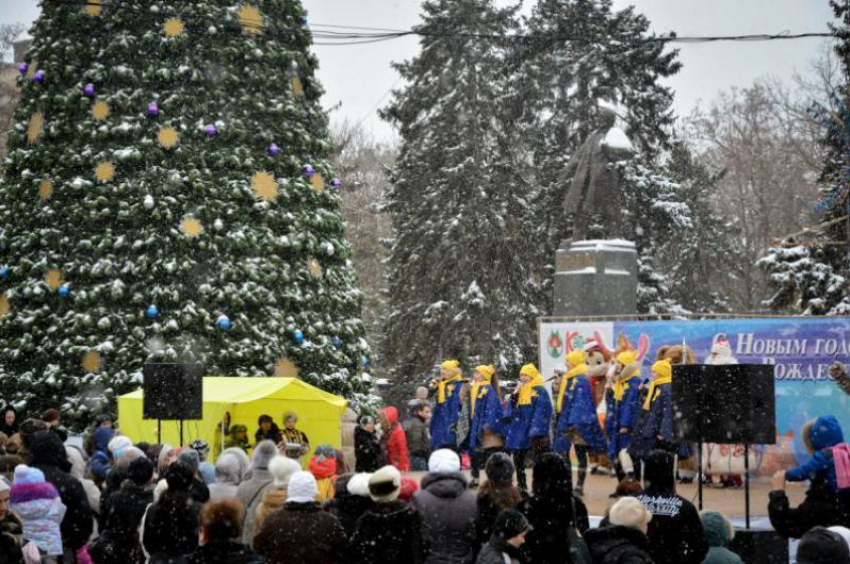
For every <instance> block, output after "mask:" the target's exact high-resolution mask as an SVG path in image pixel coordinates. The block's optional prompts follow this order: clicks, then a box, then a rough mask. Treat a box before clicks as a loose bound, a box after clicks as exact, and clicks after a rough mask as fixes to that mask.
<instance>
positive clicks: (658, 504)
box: [635, 450, 708, 564]
mask: <svg viewBox="0 0 850 564" xmlns="http://www.w3.org/2000/svg"><path fill="white" fill-rule="evenodd" d="M643 476H644V481H645V482H646V488H645V489H644V490H643V492H641V493H640V494H639V495H637V496H635V497H637V499H638V500H640V502H641V503H642V504H643V506H644V507H645V508H646V509H647V511H649V512H650V513H652V521H650V523H649V529H648V531H647V537H649V544H650V552H651V554H652V558H653V560H655V562H656V563H657V564H668V563H669V564H690V563H693V564H700V563H701V562H702V561H703V559H704V558H705V555H706V554H707V553H708V541H706V538H705V531H704V530H703V528H702V521H700V518H699V513H698V512H697V510H696V508H695V507H694V505H693V504H692V503H691V502H690V501H688V500H687V499H685V498H684V497H682V496H680V495H677V494H676V483H675V470H674V457H673V455H672V454H670V453H669V452H665V451H660V450H655V451H652V452H651V453H650V454H649V455H647V456H646V457H645V458H644V474H643Z"/></svg>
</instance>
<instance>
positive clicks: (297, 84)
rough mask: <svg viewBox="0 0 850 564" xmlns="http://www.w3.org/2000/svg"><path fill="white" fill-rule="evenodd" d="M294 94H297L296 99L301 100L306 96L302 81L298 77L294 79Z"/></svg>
mask: <svg viewBox="0 0 850 564" xmlns="http://www.w3.org/2000/svg"><path fill="white" fill-rule="evenodd" d="M291 82H292V93H293V94H295V97H296V98H300V97H301V96H303V95H304V85H303V84H301V79H300V78H298V77H297V76H293V77H292V81H291Z"/></svg>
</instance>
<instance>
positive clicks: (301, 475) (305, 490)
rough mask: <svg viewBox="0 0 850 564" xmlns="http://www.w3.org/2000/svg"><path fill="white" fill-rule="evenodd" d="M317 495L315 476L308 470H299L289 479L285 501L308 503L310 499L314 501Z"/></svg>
mask: <svg viewBox="0 0 850 564" xmlns="http://www.w3.org/2000/svg"><path fill="white" fill-rule="evenodd" d="M318 496H319V488H318V486H317V485H316V478H314V477H313V475H312V474H310V473H309V472H304V471H303V470H300V471H298V472H296V473H295V474H293V475H292V477H291V478H290V479H289V487H288V488H287V496H286V501H287V503H289V502H292V503H310V502H311V501H316V498H317V497H318Z"/></svg>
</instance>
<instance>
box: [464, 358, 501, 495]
mask: <svg viewBox="0 0 850 564" xmlns="http://www.w3.org/2000/svg"><path fill="white" fill-rule="evenodd" d="M469 414H470V417H471V419H472V423H471V425H470V429H469V452H470V455H471V456H472V481H471V482H470V486H472V487H475V486H477V485H478V477H479V475H480V471H481V468H483V467H484V466H486V465H487V459H489V458H490V455H491V454H493V453H494V452H499V451H501V450H502V448H503V447H504V446H505V439H504V434H505V431H504V429H503V428H502V395H501V392H500V390H499V380H498V377H497V376H496V369H495V368H493V366H491V365H481V366H476V367H475V372H474V373H473V375H472V388H471V390H470V393H469Z"/></svg>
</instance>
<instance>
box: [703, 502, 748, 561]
mask: <svg viewBox="0 0 850 564" xmlns="http://www.w3.org/2000/svg"><path fill="white" fill-rule="evenodd" d="M700 518H701V519H702V526H703V529H705V538H706V540H707V541H708V546H709V549H708V556H706V557H705V560H703V564H743V561H742V560H741V557H740V556H738V555H737V554H735V553H734V552H732V551H731V550H729V548H728V547H729V543H730V542H732V538H733V536H734V531H733V529H732V524H731V523H730V522H729V520H728V519H726V517H724V516H723V514H721V513H718V512H717V511H705V512H703V514H702V515H700Z"/></svg>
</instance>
